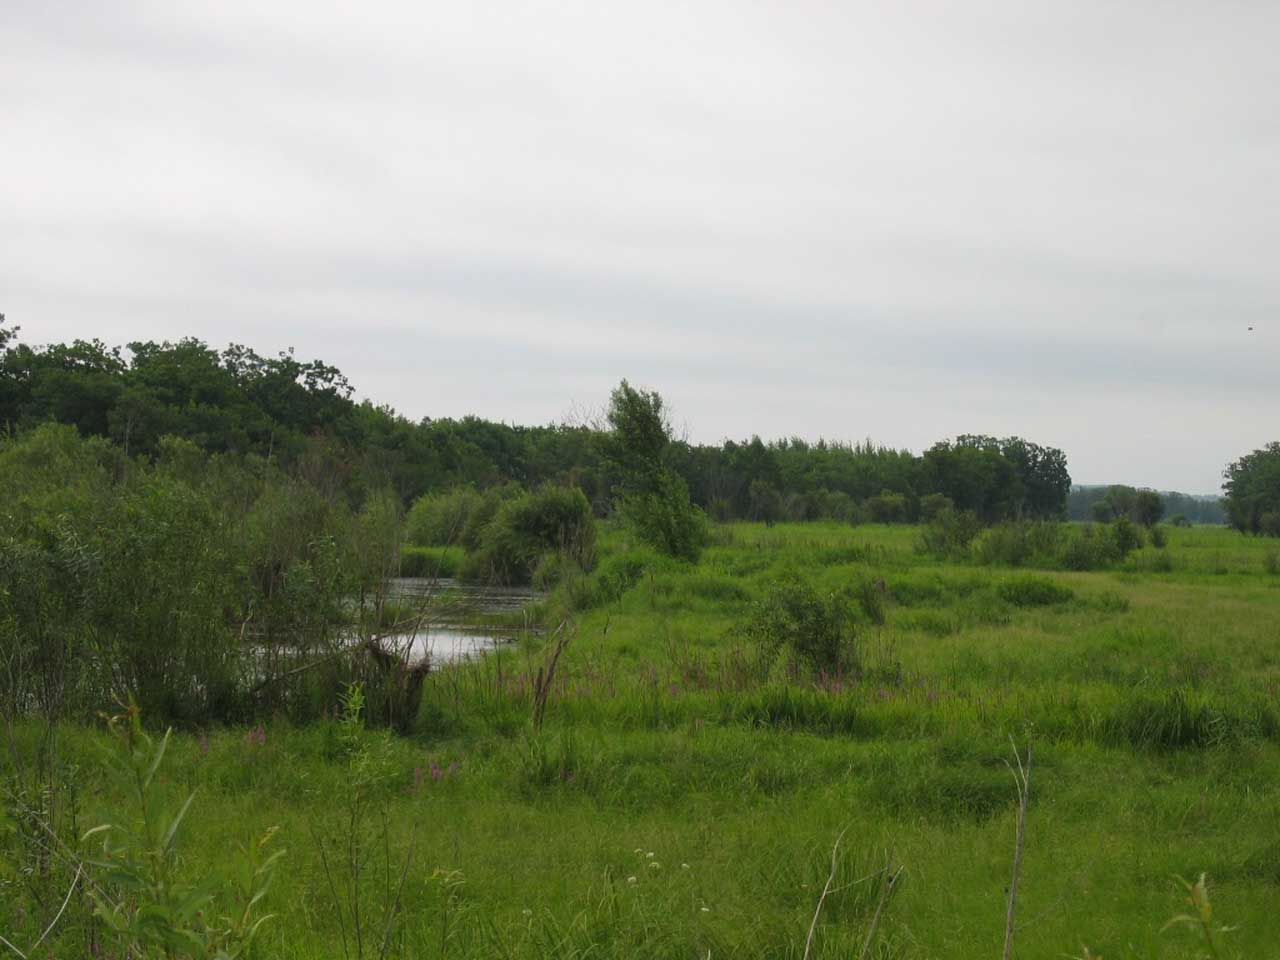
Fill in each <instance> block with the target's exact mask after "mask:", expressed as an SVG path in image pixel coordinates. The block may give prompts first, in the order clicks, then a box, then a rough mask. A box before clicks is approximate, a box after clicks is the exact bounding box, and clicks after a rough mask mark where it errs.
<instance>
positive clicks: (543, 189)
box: [0, 0, 1280, 491]
mask: <svg viewBox="0 0 1280 960" xmlns="http://www.w3.org/2000/svg"><path fill="white" fill-rule="evenodd" d="M1277 27H1280V11H1277V10H1276V9H1275V8H1274V7H1273V6H1272V5H1268V4H1251V3H1240V4H1217V5H1212V6H1208V5H1206V6H1203V7H1192V6H1184V7H1170V6H1168V5H1167V4H1160V3H1156V2H1154V0H1151V2H1149V3H1142V2H1140V3H1132V4H1124V5H1114V4H1104V3H1101V2H1096V3H1083V4H1075V5H1070V6H1065V5H1061V6H1060V8H1050V7H1043V6H1035V5H1026V4H1020V3H1014V2H1007V3H994V4H988V5H984V6H982V7H981V8H978V7H973V6H971V5H956V4H949V3H944V2H936V3H926V2H920V3H913V4H888V3H884V4H863V5H847V4H835V3H824V2H817V0H813V2H806V3H803V4H800V5H796V4H782V3H773V2H766V3H760V4H741V3H736V2H735V3H729V2H727V0H726V2H708V3H705V4H697V5H686V6H685V7H675V6H669V7H666V6H661V5H659V6H655V5H652V4H649V5H641V4H627V5H623V4H599V3H591V4H588V3H581V4H572V3H571V4H564V3H555V4H551V3H545V4H540V3H497V4H488V5H483V6H481V7H476V5H454V6H452V7H449V6H447V5H445V6H438V7H430V6H423V5H421V4H411V3H396V2H375V3H371V4H366V5H364V6H362V7H361V8H360V9H359V10H358V11H357V10H355V8H351V7H350V6H349V5H347V4H339V3H336V2H333V3H330V2H322V0H315V2H309V3H306V4H303V3H283V2H282V3H277V4H272V5H263V4H250V3H247V2H246V3H235V2H233V3H228V4H222V5H219V7H218V8H216V11H214V10H212V9H211V8H208V7H207V5H204V4H196V3H194V2H188V3H184V2H169V3H158V2H154V3H153V2H138V0H135V2H126V3H122V4H117V5H113V6H112V7H111V8H110V9H108V8H106V7H95V6H92V5H85V4H80V3H72V2H63V3H57V2H51V3H42V4H36V3H20V4H11V5H9V6H8V7H6V9H5V10H4V11H3V12H0V28H2V29H0V110H2V111H3V115H4V117H5V131H6V144H7V146H6V149H5V150H4V151H0V219H2V220H3V223H4V231H5V236H6V238H8V239H9V240H10V241H11V242H10V243H9V244H7V247H8V248H9V249H7V250H6V256H5V257H4V258H0V309H2V310H4V311H5V312H7V313H8V314H9V316H10V318H11V319H13V320H14V321H16V322H19V323H21V324H22V325H23V327H24V335H25V336H27V337H28V338H30V339H33V340H37V341H39V340H52V339H61V338H65V337H73V336H98V337H101V338H103V339H106V340H108V341H122V340H126V339H134V338H159V337H176V336H181V335H185V334H192V335H197V336H201V337H204V338H206V339H209V340H211V341H213V342H222V341H225V340H230V339H235V340H241V341H248V342H252V343H254V344H257V345H260V346H261V347H262V348H265V349H279V348H283V347H285V346H289V345H293V346H296V347H297V348H298V349H299V350H300V351H301V352H303V353H305V354H314V355H318V356H322V357H324V358H326V359H329V360H332V361H333V362H337V363H339V364H340V365H341V366H342V367H343V368H344V370H346V371H347V372H348V373H349V375H351V376H352V378H353V379H354V380H355V381H356V382H357V384H358V385H359V386H360V389H361V390H362V392H364V393H365V394H367V395H369V396H370V397H372V398H374V399H376V400H379V401H387V402H390V403H392V404H394V405H395V406H396V407H397V408H398V409H401V410H402V411H404V412H406V413H407V414H409V415H411V416H415V417H416V416H423V415H432V416H440V415H456V414H461V413H465V412H477V413H480V414H482V415H487V416H492V417H497V418H501V419H506V420H516V421H545V420H548V419H552V418H555V417H558V416H560V415H562V414H563V413H564V412H565V411H567V410H569V409H570V408H571V407H573V406H574V405H592V404H598V403H599V402H601V400H602V399H603V397H604V396H605V395H606V394H607V392H608V389H609V388H610V386H611V385H612V384H613V383H615V382H616V380H617V379H618V378H619V377H621V376H628V377H631V378H632V379H635V380H643V381H645V382H647V383H649V384H650V385H652V386H654V387H656V388H658V389H660V390H662V391H663V393H664V394H666V395H667V396H668V398H669V399H670V400H671V401H672V403H673V404H674V405H675V407H676V409H677V411H678V413H679V414H680V416H681V417H682V418H683V419H684V420H685V421H687V422H688V424H689V429H690V433H691V435H692V436H694V437H695V438H699V439H708V440H716V439H719V438H721V437H723V436H726V435H728V436H741V435H744V434H747V433H749V432H751V431H753V430H755V431H759V432H761V433H762V434H765V435H790V434H799V435H806V436H809V437H816V436H817V435H819V434H822V435H826V436H831V437H840V438H845V439H858V438H862V437H865V436H868V435H871V436H874V437H875V438H876V439H878V440H881V441H883V442H888V443H891V444H894V445H902V446H913V447H916V448H919V447H921V446H923V445H926V444H928V443H929V442H931V441H932V440H934V439H937V438H939V437H942V436H946V435H949V434H953V433H956V432H960V431H985V432H996V433H1013V432H1016V433H1021V434H1023V435H1026V436H1029V437H1031V438H1033V439H1037V440H1040V441H1042V442H1047V443H1055V444H1057V445H1060V446H1063V447H1064V448H1065V449H1066V450H1067V453H1068V456H1069V458H1070V460H1071V464H1072V470H1073V474H1074V475H1075V476H1076V477H1077V478H1078V479H1081V480H1125V481H1129V482H1136V483H1144V484H1155V485H1161V486H1174V487H1181V488H1187V489H1192V490H1202V491H1210V490H1212V489H1214V488H1215V487H1216V485H1217V482H1218V474H1219V472H1220V470H1221V467H1222V465H1223V464H1224V463H1225V462H1226V461H1227V460H1229V459H1232V458H1234V457H1235V456H1238V455H1239V454H1240V453H1242V452H1244V451H1246V450H1248V449H1252V448H1253V447H1255V446H1258V445H1260V444H1261V443H1263V442H1265V441H1267V440H1270V439H1274V436H1273V435H1272V431H1273V426H1272V425H1273V424H1274V423H1275V422H1276V415H1277V413H1280V378H1275V377H1274V376H1272V375H1271V370H1272V368H1273V367H1274V364H1273V363H1272V358H1273V357H1274V351H1275V349H1276V346H1277V344H1280V324H1278V323H1277V319H1276V318H1277V317H1278V316H1280V314H1278V312H1277V309H1276V308H1277V305H1278V301H1280V279H1278V278H1277V275H1276V272H1275V270H1274V268H1273V266H1272V264H1271V259H1272V258H1273V257H1274V251H1275V250H1276V249H1277V248H1278V247H1280V221H1277V220H1276V218H1275V216H1274V214H1273V213H1272V211H1273V210H1274V209H1275V207H1276V205H1277V200H1280V197H1278V196H1277V186H1276V180H1275V177H1274V175H1273V171H1274V170H1275V169H1277V168H1280V94H1277V93H1276V91H1277V90H1280V62H1278V61H1277V60H1276V58H1274V56H1273V55H1272V52H1271V50H1270V49H1269V38H1271V37H1273V36H1274V35H1275V30H1276V28H1277ZM1251 325H1252V326H1253V327H1254V328H1255V329H1254V330H1253V331H1252V332H1249V331H1248V329H1247V328H1248V327H1249V326H1251Z"/></svg>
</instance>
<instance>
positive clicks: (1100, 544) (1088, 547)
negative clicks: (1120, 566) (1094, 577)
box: [1057, 527, 1118, 570]
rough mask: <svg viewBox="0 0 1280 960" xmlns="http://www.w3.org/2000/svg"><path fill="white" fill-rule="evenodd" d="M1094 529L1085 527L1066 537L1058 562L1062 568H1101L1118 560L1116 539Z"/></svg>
mask: <svg viewBox="0 0 1280 960" xmlns="http://www.w3.org/2000/svg"><path fill="white" fill-rule="evenodd" d="M1094 531H1095V528H1094V527H1085V528H1084V529H1083V530H1081V531H1079V532H1077V533H1075V534H1074V535H1072V536H1070V537H1068V538H1067V539H1066V542H1065V543H1064V544H1063V547H1062V552H1061V553H1060V555H1059V563H1058V564H1057V565H1058V566H1059V567H1060V568H1061V569H1063V570H1101V569H1102V568H1103V567H1107V566H1110V565H1111V564H1112V563H1114V562H1115V561H1116V559H1117V558H1118V555H1117V551H1116V546H1115V541H1114V540H1113V539H1112V538H1111V537H1109V536H1106V535H1099V534H1096V533H1095V532H1094Z"/></svg>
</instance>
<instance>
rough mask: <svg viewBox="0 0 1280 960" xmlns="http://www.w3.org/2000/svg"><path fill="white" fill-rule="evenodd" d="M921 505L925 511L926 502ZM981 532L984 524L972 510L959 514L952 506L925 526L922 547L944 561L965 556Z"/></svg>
mask: <svg viewBox="0 0 1280 960" xmlns="http://www.w3.org/2000/svg"><path fill="white" fill-rule="evenodd" d="M933 496H936V494H934V495H933ZM925 499H926V500H927V499H928V498H927V497H926V498H925ZM943 499H944V500H945V499H946V498H945V497H944V498H943ZM948 502H949V501H948ZM920 503H921V508H922V509H923V506H924V501H923V500H922V501H921V502H920ZM981 530H982V523H981V522H980V521H979V520H978V515H977V514H976V513H974V512H973V511H972V510H962V511H960V512H957V511H955V510H954V509H952V508H951V507H950V506H945V507H943V508H942V509H941V510H939V511H938V512H936V513H935V514H934V515H933V519H932V520H930V521H929V523H928V524H927V525H926V526H925V528H924V532H923V533H922V534H921V537H920V542H921V547H922V549H924V551H925V552H926V553H931V554H933V555H934V556H936V557H939V558H940V559H944V560H945V559H947V558H949V557H959V556H964V555H966V554H968V552H969V547H970V545H971V544H972V543H973V540H974V538H975V537H977V535H978V533H979V532H980V531H981Z"/></svg>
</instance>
